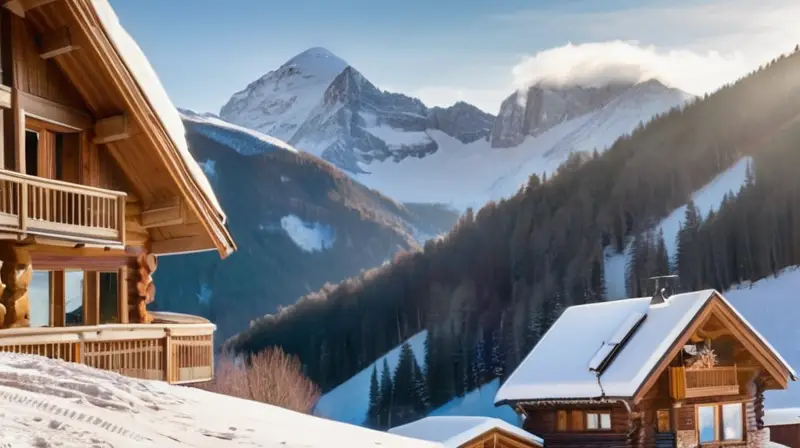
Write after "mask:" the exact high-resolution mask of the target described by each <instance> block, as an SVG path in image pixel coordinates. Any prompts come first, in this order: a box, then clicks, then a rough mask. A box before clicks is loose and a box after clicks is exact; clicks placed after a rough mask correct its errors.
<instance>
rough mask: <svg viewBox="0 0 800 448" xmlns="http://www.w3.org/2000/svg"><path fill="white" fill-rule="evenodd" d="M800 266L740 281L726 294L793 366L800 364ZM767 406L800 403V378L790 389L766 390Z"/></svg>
mask: <svg viewBox="0 0 800 448" xmlns="http://www.w3.org/2000/svg"><path fill="white" fill-rule="evenodd" d="M798 290H800V270H799V269H797V268H791V269H785V270H783V271H782V272H780V273H779V275H778V276H777V277H767V278H764V279H761V280H759V281H757V282H755V283H752V284H744V285H738V286H735V287H733V288H731V289H730V290H728V291H726V292H725V293H724V295H725V298H726V299H728V300H729V301H730V302H731V304H733V306H734V307H736V309H737V310H738V311H739V312H740V313H741V314H742V315H743V316H744V317H745V319H747V320H748V322H750V324H752V325H753V326H754V327H755V329H756V330H757V331H758V332H759V333H761V335H762V336H764V337H765V338H766V339H767V340H768V341H769V342H770V344H772V346H773V347H774V348H775V350H777V351H778V352H779V353H780V354H781V356H783V358H784V359H785V360H786V362H788V363H789V365H791V366H792V367H793V368H795V369H797V368H798V367H800V325H798V324H797V323H798V322H800V299H798V297H797V293H796V291H798ZM764 397H765V398H764V399H765V401H764V405H765V407H766V408H768V409H775V408H787V407H800V382H790V383H789V390H788V391H768V392H766V393H765V394H764Z"/></svg>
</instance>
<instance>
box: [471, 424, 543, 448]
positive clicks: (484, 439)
mask: <svg viewBox="0 0 800 448" xmlns="http://www.w3.org/2000/svg"><path fill="white" fill-rule="evenodd" d="M541 446H542V445H540V444H538V443H534V442H532V441H530V440H526V439H522V438H520V437H517V436H516V435H515V434H511V433H509V432H506V431H503V430H501V429H493V430H491V431H488V432H486V433H484V434H481V435H479V436H478V437H475V438H474V439H472V440H470V441H469V442H466V443H464V444H462V445H460V446H459V448H539V447H541Z"/></svg>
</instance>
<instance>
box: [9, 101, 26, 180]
mask: <svg viewBox="0 0 800 448" xmlns="http://www.w3.org/2000/svg"><path fill="white" fill-rule="evenodd" d="M11 120H13V122H14V151H15V152H16V156H15V158H14V161H15V166H14V169H15V170H16V171H17V172H19V173H24V172H25V110H24V106H23V105H22V98H21V97H20V91H19V89H13V90H12V91H11ZM23 190H25V189H23Z"/></svg>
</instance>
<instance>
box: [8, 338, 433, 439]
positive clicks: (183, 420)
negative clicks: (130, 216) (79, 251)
mask: <svg viewBox="0 0 800 448" xmlns="http://www.w3.org/2000/svg"><path fill="white" fill-rule="evenodd" d="M0 418H2V421H3V424H2V425H1V426H0V446H2V447H13V448H26V447H36V448H41V447H50V446H60V447H64V448H78V447H80V448H89V447H92V448H94V447H111V446H113V447H117V448H127V447H129V448H134V447H136V448H138V447H154V448H155V447H158V448H173V447H174V448H179V447H208V448H212V447H213V448H217V447H245V446H246V447H280V448H291V447H296V448H300V447H302V448H309V447H320V448H321V447H331V446H348V447H350V446H353V447H375V446H378V445H380V446H383V447H398V448H399V447H420V448H423V447H431V448H433V447H437V446H441V445H439V444H436V443H432V442H424V441H421V440H416V439H410V438H405V437H401V436H396V435H392V434H388V433H383V432H378V431H372V430H368V429H364V428H359V427H356V426H351V425H346V424H343V423H337V422H334V421H330V420H325V419H320V418H317V417H312V416H308V415H304V414H299V413H296V412H292V411H287V410H285V409H282V408H278V407H275V406H269V405H265V404H261V403H257V402H254V401H247V400H241V399H238V398H232V397H228V396H224V395H218V394H213V393H210V392H205V391H202V390H199V389H195V388H190V387H181V386H170V385H168V384H166V383H162V382H157V381H143V380H136V379H132V378H127V377H123V376H120V375H117V374H115V373H110V372H105V371H101V370H95V369H92V368H89V367H86V366H82V365H79V364H72V363H65V362H62V361H55V360H50V359H46V358H41V357H38V356H30V355H16V354H7V353H0Z"/></svg>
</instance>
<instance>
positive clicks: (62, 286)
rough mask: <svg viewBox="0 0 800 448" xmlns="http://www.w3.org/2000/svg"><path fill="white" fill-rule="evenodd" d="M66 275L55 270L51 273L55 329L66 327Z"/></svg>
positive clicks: (61, 271) (52, 316) (52, 319)
mask: <svg viewBox="0 0 800 448" xmlns="http://www.w3.org/2000/svg"><path fill="white" fill-rule="evenodd" d="M65 281H66V275H65V274H64V271H63V270H55V271H51V272H50V287H51V294H50V297H51V299H52V300H51V303H52V307H51V314H50V319H51V324H52V325H53V326H54V327H63V326H65V325H66V318H67V313H66V298H65V290H66V283H65Z"/></svg>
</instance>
